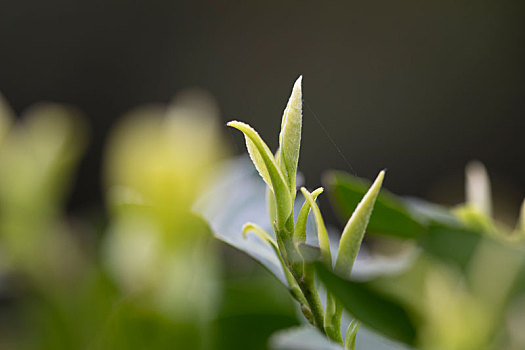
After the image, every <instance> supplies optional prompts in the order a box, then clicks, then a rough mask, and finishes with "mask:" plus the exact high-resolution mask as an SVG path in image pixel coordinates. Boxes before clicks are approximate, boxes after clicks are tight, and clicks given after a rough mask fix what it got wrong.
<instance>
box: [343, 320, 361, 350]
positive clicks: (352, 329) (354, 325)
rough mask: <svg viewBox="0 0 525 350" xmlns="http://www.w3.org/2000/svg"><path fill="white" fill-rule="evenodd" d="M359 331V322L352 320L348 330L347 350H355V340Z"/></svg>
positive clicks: (346, 336)
mask: <svg viewBox="0 0 525 350" xmlns="http://www.w3.org/2000/svg"><path fill="white" fill-rule="evenodd" d="M358 330H359V322H358V321H357V320H352V322H350V324H349V325H348V328H347V329H346V334H345V350H355V338H356V336H357V331H358Z"/></svg>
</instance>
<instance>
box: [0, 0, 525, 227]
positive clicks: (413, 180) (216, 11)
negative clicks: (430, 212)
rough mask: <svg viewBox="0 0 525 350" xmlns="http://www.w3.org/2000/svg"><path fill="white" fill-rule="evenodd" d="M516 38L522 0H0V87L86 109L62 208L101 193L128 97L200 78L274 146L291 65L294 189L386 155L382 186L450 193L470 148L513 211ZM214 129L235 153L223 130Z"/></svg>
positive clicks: (518, 86)
mask: <svg viewBox="0 0 525 350" xmlns="http://www.w3.org/2000/svg"><path fill="white" fill-rule="evenodd" d="M524 44H525V2H523V1H488V0H482V1H459V0H446V1H443V0H429V1H415V0H414V1H390V0H382V1H341V2H338V3H335V2H319V1H318V2H305V1H301V2H299V1H264V2H257V3H256V2H248V1H188V2H179V1H173V0H171V1H168V0H164V1H94V0H90V1H70V0H67V1H66V0H61V1H59V0H48V1H37V0H33V1H21V0H2V1H0V91H1V92H2V93H3V94H4V95H5V97H6V98H7V99H8V101H9V102H10V104H11V105H12V107H13V108H14V109H15V111H16V112H17V113H20V112H21V111H23V110H24V109H25V108H26V107H28V106H30V105H31V104H33V103H36V102H39V101H42V100H44V101H55V102H63V103H68V104H72V105H75V106H77V107H78V108H79V109H80V110H82V111H83V112H84V113H85V115H86V116H87V117H88V119H89V122H90V124H91V128H92V130H91V134H92V135H91V140H92V141H91V145H90V148H89V152H88V154H87V156H86V157H85V158H84V161H83V163H82V165H81V168H80V172H79V176H78V180H77V183H76V185H75V188H74V192H73V196H72V199H71V204H70V206H71V208H73V210H85V209H86V208H91V207H96V206H98V205H99V204H100V202H101V197H102V195H101V186H100V185H101V181H100V172H101V157H102V152H103V147H104V143H105V139H106V136H107V135H108V131H109V130H110V128H111V126H112V125H113V124H114V122H115V121H116V120H117V119H118V118H119V117H120V116H121V115H122V114H123V113H125V112H127V111H129V110H130V109H131V108H133V107H135V106H138V105H141V104H144V103H150V102H163V103H165V102H168V101H169V100H170V99H171V98H172V96H173V95H174V94H175V93H176V92H177V91H180V90H181V89H183V88H186V87H195V86H197V87H202V88H204V89H207V90H209V91H210V92H211V93H212V94H213V95H214V96H215V97H216V98H217V101H218V103H219V105H220V107H221V110H222V118H223V120H224V121H227V120H230V119H241V120H244V121H246V122H248V123H250V124H251V125H253V126H254V127H255V128H256V129H258V130H259V132H260V133H261V134H262V136H263V137H264V138H265V139H266V140H267V142H268V143H269V144H270V146H271V147H272V148H274V149H275V146H276V144H277V135H278V128H279V126H280V117H281V113H282V110H283V108H284V106H285V103H286V101H287V98H288V96H289V93H290V90H291V87H292V84H293V82H294V80H295V79H296V78H297V76H298V75H299V74H303V75H304V88H303V91H304V98H305V105H306V106H305V112H304V134H303V137H304V141H305V142H304V143H303V148H302V158H301V161H300V168H301V169H302V171H303V172H304V173H305V175H306V179H307V185H308V186H309V187H314V186H316V185H318V184H319V183H320V179H321V173H322V171H323V170H325V169H330V168H337V169H343V170H348V171H351V172H353V173H354V174H357V175H359V176H363V177H368V178H372V177H374V176H375V174H376V173H377V172H378V170H380V169H382V168H388V178H387V182H386V187H388V188H389V189H391V190H392V191H394V192H396V193H401V194H408V195H418V196H423V197H426V198H430V199H433V200H436V201H438V202H442V203H444V204H453V203H457V202H458V201H461V200H462V199H463V186H462V182H463V169H464V166H465V164H466V162H468V161H469V160H471V159H478V160H481V161H482V162H483V163H484V164H485V165H486V166H487V167H488V169H489V173H490V175H491V176H492V177H493V180H494V182H495V183H494V186H493V188H494V192H495V193H496V194H497V195H498V197H502V198H503V199H501V200H500V202H501V204H500V206H499V208H500V211H501V210H503V211H506V212H507V213H508V214H509V215H510V216H513V217H515V216H516V215H517V211H518V205H519V202H520V201H521V199H522V198H523V196H524V195H525V161H524V160H525V159H524V157H523V155H524V151H525V142H524V140H523V138H524V132H525V122H524V121H525V98H524V93H525V45H524ZM314 114H315V115H316V116H317V118H318V119H319V120H320V122H321V124H322V126H323V128H325V129H326V130H327V133H328V134H329V136H327V135H326V134H325V133H324V132H323V131H322V128H321V127H320V125H319V124H318V123H317V121H316V120H315V118H314ZM224 133H225V135H226V136H227V139H228V140H231V144H232V145H233V146H232V149H233V150H234V151H235V152H237V153H241V152H244V146H243V140H242V137H241V136H240V135H238V133H234V132H233V131H230V130H225V131H224ZM330 138H332V139H333V140H334V141H335V143H336V144H337V145H338V146H339V148H340V149H341V152H342V154H343V155H344V157H343V156H341V154H339V152H338V151H337V149H336V148H335V147H334V146H333V144H332V142H331V141H330ZM196 142H198V140H196ZM344 158H346V159H348V161H349V163H350V164H351V166H349V165H348V164H347V162H346V161H345V159H344ZM498 200H499V199H498ZM496 205H497V206H498V204H496Z"/></svg>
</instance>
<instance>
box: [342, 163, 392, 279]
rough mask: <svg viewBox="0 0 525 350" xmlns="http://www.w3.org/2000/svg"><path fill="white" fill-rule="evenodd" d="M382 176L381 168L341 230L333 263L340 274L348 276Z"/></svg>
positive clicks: (381, 182)
mask: <svg viewBox="0 0 525 350" xmlns="http://www.w3.org/2000/svg"><path fill="white" fill-rule="evenodd" d="M384 176H385V171H384V170H383V171H381V172H380V173H379V175H378V176H377V178H376V180H375V181H374V183H373V184H372V186H371V187H370V189H369V190H368V192H367V193H366V195H365V196H364V197H363V199H362V200H361V202H360V203H359V204H358V205H357V208H356V209H355V211H354V213H353V214H352V216H351V217H350V219H349V220H348V222H347V224H346V226H345V228H344V230H343V234H342V235H341V241H340V243H339V251H338V253H337V260H336V263H335V270H336V271H337V273H339V274H341V275H342V276H350V272H351V271H352V267H353V265H354V261H355V258H356V257H357V253H358V252H359V248H360V247H361V242H362V241H363V237H364V235H365V231H366V227H367V225H368V221H369V220H370V215H372V210H373V209H374V204H375V201H376V198H377V196H378V194H379V191H380V189H381V185H382V184H383V178H384Z"/></svg>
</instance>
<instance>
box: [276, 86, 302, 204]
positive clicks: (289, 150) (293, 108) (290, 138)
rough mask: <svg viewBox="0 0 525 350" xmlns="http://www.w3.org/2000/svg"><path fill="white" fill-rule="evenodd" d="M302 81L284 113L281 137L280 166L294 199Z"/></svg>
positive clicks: (295, 88)
mask: <svg viewBox="0 0 525 350" xmlns="http://www.w3.org/2000/svg"><path fill="white" fill-rule="evenodd" d="M302 79H303V77H302V76H300V77H299V78H298V79H297V81H296V82H295V84H294V86H293V90H292V94H291V96H290V99H289V100H288V104H287V105H286V108H285V110H284V113H283V119H282V123H281V133H280V135H279V148H280V150H281V152H280V154H281V156H280V159H279V165H280V167H281V171H282V172H283V174H285V176H286V178H287V180H288V186H289V188H290V191H291V195H292V198H294V197H295V191H296V189H295V181H296V175H297V164H298V161H299V150H300V147H301V126H302V88H301V82H302Z"/></svg>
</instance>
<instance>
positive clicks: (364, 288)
mask: <svg viewBox="0 0 525 350" xmlns="http://www.w3.org/2000/svg"><path fill="white" fill-rule="evenodd" d="M316 267H317V272H318V275H319V278H320V279H321V281H322V282H323V283H324V284H325V286H326V288H327V289H328V290H329V291H330V292H331V293H333V294H334V295H335V296H336V297H337V298H338V299H339V301H340V302H341V303H342V305H343V307H344V308H345V309H346V310H347V311H348V312H349V313H350V314H351V315H352V316H354V317H355V318H356V319H358V320H359V321H361V322H362V323H363V324H365V325H367V326H369V327H370V328H372V329H375V330H376V331H378V332H380V333H381V334H384V335H386V336H387V337H390V338H392V339H395V340H398V341H400V342H403V343H405V344H408V345H413V344H414V343H415V340H416V327H415V324H414V323H413V321H412V319H411V317H410V314H409V312H408V310H407V309H405V307H403V306H402V305H400V304H399V303H398V302H396V301H395V300H393V299H392V298H391V297H388V296H386V295H383V294H380V293H379V292H377V291H376V290H374V289H373V288H372V287H371V286H370V283H369V282H354V281H349V280H345V279H343V278H341V277H339V276H337V275H335V274H334V273H332V272H331V271H329V270H328V269H327V268H326V267H325V266H324V265H321V264H316Z"/></svg>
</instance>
